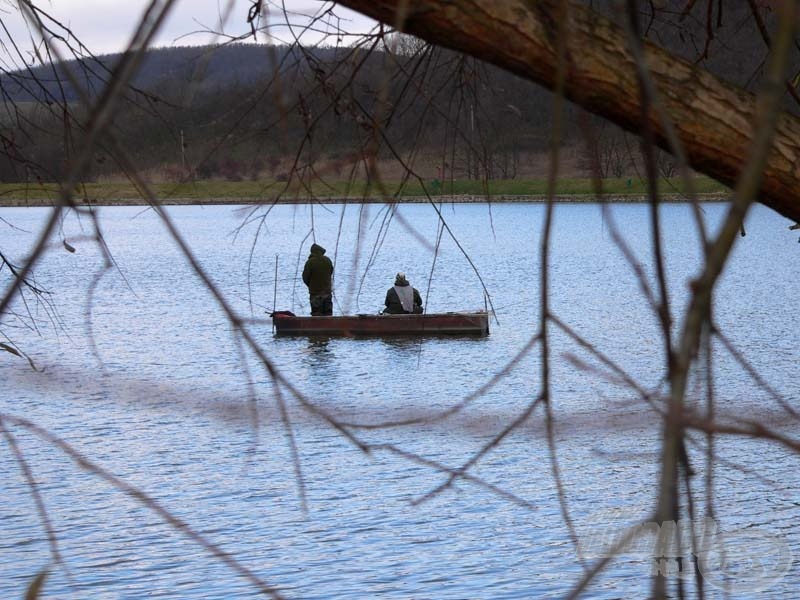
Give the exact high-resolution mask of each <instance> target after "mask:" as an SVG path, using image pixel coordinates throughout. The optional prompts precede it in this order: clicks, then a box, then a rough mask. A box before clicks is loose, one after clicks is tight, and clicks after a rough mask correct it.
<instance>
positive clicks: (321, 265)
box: [303, 244, 333, 317]
mask: <svg viewBox="0 0 800 600" xmlns="http://www.w3.org/2000/svg"><path fill="white" fill-rule="evenodd" d="M332 277H333V263H332V262H331V259H330V258H328V257H327V256H325V248H323V247H322V246H320V245H318V244H311V253H310V254H309V256H308V260H307V261H306V265H305V267H303V283H305V284H306V285H307V286H308V297H309V301H310V302H311V316H312V317H318V316H323V315H332V314H333V300H332V298H331V295H332V293H333V286H332V285H331V278H332Z"/></svg>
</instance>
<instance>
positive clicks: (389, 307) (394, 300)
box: [383, 280, 422, 315]
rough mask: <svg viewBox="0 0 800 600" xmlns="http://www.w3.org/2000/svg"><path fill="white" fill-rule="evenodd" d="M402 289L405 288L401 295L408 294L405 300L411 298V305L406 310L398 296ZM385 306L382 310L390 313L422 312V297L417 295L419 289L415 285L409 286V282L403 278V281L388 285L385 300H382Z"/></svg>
mask: <svg viewBox="0 0 800 600" xmlns="http://www.w3.org/2000/svg"><path fill="white" fill-rule="evenodd" d="M403 289H407V290H408V291H409V292H411V293H410V294H409V293H408V292H406V293H405V294H403V295H406V296H408V298H407V300H411V301H412V302H413V306H412V307H410V308H411V310H406V308H405V307H404V306H403V300H402V299H401V298H400V295H401V294H402V293H403ZM384 304H385V305H386V308H385V309H384V311H383V312H385V313H387V314H390V315H401V314H404V313H412V312H413V313H421V312H422V297H421V296H420V295H419V290H417V288H415V287H411V285H409V283H408V282H407V281H405V280H403V281H396V282H395V285H394V287H390V288H389V289H388V290H387V291H386V301H385V302H384Z"/></svg>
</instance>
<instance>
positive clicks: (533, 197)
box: [0, 192, 730, 208]
mask: <svg viewBox="0 0 800 600" xmlns="http://www.w3.org/2000/svg"><path fill="white" fill-rule="evenodd" d="M695 198H696V199H697V200H698V201H699V202H725V201H727V200H729V199H730V194H729V193H720V192H713V193H702V194H695ZM158 200H159V203H160V204H161V205H164V206H206V205H257V204H263V205H265V206H270V205H273V204H280V205H292V204H387V203H389V202H395V203H397V204H424V203H429V202H434V203H437V204H438V203H440V202H441V203H445V204H477V203H497V204H512V203H520V204H524V203H538V204H541V203H545V202H547V196H546V195H541V194H530V195H505V194H504V195H497V196H494V195H488V196H486V195H466V194H465V195H438V196H430V197H428V196H403V197H399V198H395V199H384V198H375V197H368V198H361V197H358V198H355V197H349V198H348V197H342V196H331V197H321V196H317V197H314V198H311V197H297V196H293V197H283V198H279V199H275V198H256V197H249V198H248V197H241V196H238V197H219V198H211V197H209V198H175V197H161V198H159V199H158ZM659 200H660V201H661V202H671V203H676V202H678V203H685V202H689V198H688V197H686V196H685V195H683V194H662V195H660V197H659ZM648 201H649V198H648V196H646V195H644V194H607V195H605V196H603V197H602V198H599V197H598V196H596V195H594V194H557V195H556V196H554V202H557V203H596V202H609V203H637V202H639V203H641V202H648ZM56 202H57V200H56V199H55V198H19V197H2V196H0V207H31V208H34V207H49V206H54V205H55V204H56ZM74 203H75V204H76V205H77V206H148V205H149V203H148V202H147V201H146V200H144V199H143V198H96V199H88V200H87V199H84V198H77V197H76V198H74Z"/></svg>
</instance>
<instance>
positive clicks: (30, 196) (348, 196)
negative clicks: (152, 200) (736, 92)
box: [0, 177, 730, 207]
mask: <svg viewBox="0 0 800 600" xmlns="http://www.w3.org/2000/svg"><path fill="white" fill-rule="evenodd" d="M693 183H694V187H695V192H696V194H697V197H698V199H700V200H702V201H720V200H726V199H728V198H729V197H730V190H729V189H728V188H726V187H724V186H723V185H721V184H719V183H718V182H716V181H714V180H711V179H708V178H705V177H697V178H695V179H694V181H693ZM152 187H153V190H154V192H155V193H156V194H157V195H158V198H159V199H160V201H161V203H162V204H165V205H184V204H185V205H191V204H272V203H279V204H305V203H309V202H318V203H322V204H345V203H347V204H351V203H352V204H357V203H359V204H360V203H384V202H386V201H387V200H386V196H384V195H382V194H381V193H380V192H379V191H378V190H376V189H375V188H374V186H372V187H370V186H368V185H367V184H366V183H365V182H355V183H348V182H330V183H322V182H315V183H314V184H313V185H310V186H305V187H302V188H300V187H298V186H291V187H287V184H286V183H281V182H274V181H197V182H191V183H179V184H176V183H157V184H153V186H152ZM603 188H604V192H605V199H606V200H609V201H613V202H643V201H646V200H647V191H646V188H645V182H643V181H640V180H638V179H637V180H633V179H608V180H604V181H603ZM659 188H660V189H659V192H660V194H661V195H662V199H663V200H665V201H670V202H683V201H687V200H688V197H687V196H686V194H684V193H683V189H682V188H683V185H682V182H681V181H680V180H677V179H670V180H667V179H662V180H660V181H659ZM384 189H385V194H386V195H388V196H389V197H393V198H394V199H395V200H396V201H398V202H408V203H414V202H428V201H429V197H428V195H427V194H429V195H430V198H431V199H433V200H435V201H441V202H448V203H449V202H487V201H490V202H544V201H546V200H547V196H546V193H547V187H546V181H545V180H543V179H528V180H518V179H514V180H499V181H490V182H488V185H486V184H484V182H481V181H471V180H459V181H448V182H445V183H444V184H441V183H439V182H437V181H435V180H434V181H430V182H424V187H423V185H422V184H420V183H419V182H416V183H414V184H411V183H407V184H405V185H402V186H401V185H400V184H399V183H398V182H387V183H386V184H385V187H384ZM426 193H427V194H426ZM57 198H58V187H57V186H56V185H55V184H38V185H28V186H26V185H25V184H10V183H0V206H5V207H9V206H31V207H33V206H51V205H52V204H53V203H55V202H56V200H57ZM556 200H557V201H558V202H596V201H597V196H596V195H595V194H594V191H593V186H592V181H591V180H590V179H583V178H563V179H561V180H559V182H558V184H557V187H556ZM75 201H76V203H78V204H81V205H92V206H140V205H145V204H147V202H146V201H145V200H144V198H143V195H142V194H141V193H140V192H139V191H138V190H137V189H136V188H135V187H134V186H133V185H132V184H130V183H88V184H85V185H84V186H82V187H81V189H80V190H79V191H78V192H77V193H76V194H75Z"/></svg>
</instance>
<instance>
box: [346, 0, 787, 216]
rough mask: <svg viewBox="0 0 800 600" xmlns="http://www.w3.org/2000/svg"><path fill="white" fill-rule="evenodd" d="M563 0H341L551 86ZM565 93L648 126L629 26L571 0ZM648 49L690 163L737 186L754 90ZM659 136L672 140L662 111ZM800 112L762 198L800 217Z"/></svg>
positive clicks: (775, 154)
mask: <svg viewBox="0 0 800 600" xmlns="http://www.w3.org/2000/svg"><path fill="white" fill-rule="evenodd" d="M557 2H558V0H413V1H412V0H339V3H340V4H342V5H344V6H347V7H349V8H352V9H353V10H356V11H358V12H360V13H362V14H364V15H367V16H369V17H372V18H373V19H376V20H378V21H382V22H384V23H386V24H388V25H391V26H394V27H397V26H398V25H401V27H400V28H401V29H402V30H403V31H404V32H407V33H411V34H413V35H415V36H417V37H420V38H422V39H425V40H427V41H429V42H431V43H434V44H436V45H439V46H444V47H448V48H451V49H453V50H458V51H460V52H464V53H466V54H470V55H472V56H475V57H477V58H479V59H482V60H485V61H487V62H490V63H493V64H495V65H497V66H499V67H501V68H503V69H506V70H508V71H511V72H513V73H516V74H517V75H520V76H521V77H524V78H526V79H529V80H531V81H535V82H537V83H539V84H541V85H544V86H545V87H548V88H550V89H552V88H553V87H554V85H555V80H556V68H557V54H556V49H555V37H554V36H555V35H556V31H557V26H556V23H555V22H554V21H553V15H555V14H556V12H555V11H554V6H555V5H556V3H557ZM569 4H570V7H569V14H570V23H569V27H568V30H569V39H568V42H567V45H568V56H569V59H568V61H569V64H568V74H567V84H566V92H565V93H566V95H567V97H568V98H569V99H570V100H572V101H573V102H575V103H576V104H578V105H580V106H582V107H583V108H585V109H586V110H588V111H591V112H593V113H596V114H597V115H600V116H601V117H604V118H606V119H608V120H610V121H613V122H614V123H616V124H617V125H619V126H621V127H622V128H624V129H626V130H628V131H631V132H633V133H635V134H639V132H640V131H642V130H643V127H642V123H641V117H640V106H639V98H640V95H639V93H638V89H637V80H636V67H635V62H634V58H633V55H632V54H631V52H630V50H629V48H628V43H627V37H626V33H625V31H623V30H622V29H621V28H620V27H619V26H618V25H616V24H614V23H612V22H611V21H610V20H609V19H607V18H605V17H603V16H601V15H599V14H598V13H596V12H594V11H592V10H590V9H588V8H587V7H585V6H582V5H580V4H577V3H575V2H571V1H570V2H569ZM645 57H646V62H647V66H648V68H649V70H650V72H651V74H652V78H653V82H654V83H655V86H656V88H657V90H658V94H659V97H660V101H661V103H662V106H663V107H664V110H665V112H666V114H667V116H668V118H669V119H671V121H672V122H673V124H674V127H675V129H676V131H677V133H678V136H679V138H680V140H681V142H682V144H683V146H684V151H685V153H686V156H687V160H688V162H689V165H690V166H691V167H692V168H693V169H695V170H697V171H699V172H701V173H705V174H706V175H709V176H710V177H713V178H714V179H716V180H718V181H720V182H721V183H723V184H725V185H728V186H730V187H734V186H735V183H736V178H737V176H738V174H739V172H740V169H741V167H742V165H743V164H744V162H745V160H746V157H747V152H748V148H749V143H750V140H751V138H752V137H753V123H754V119H755V107H756V97H755V95H754V94H751V93H749V92H747V91H745V90H742V89H741V88H738V87H736V86H733V85H731V84H729V83H726V82H724V81H722V80H720V79H717V78H716V77H714V76H713V75H711V74H709V73H707V72H705V71H703V70H701V69H698V68H696V67H694V66H693V65H691V64H690V63H689V62H687V61H685V60H683V59H681V58H678V57H676V56H674V55H672V54H670V53H669V52H667V51H665V50H664V49H662V48H660V47H658V46H656V45H655V44H652V43H649V42H645ZM648 118H649V119H650V121H651V127H652V128H653V131H655V132H656V138H657V143H658V145H659V146H661V147H662V148H664V149H666V150H669V148H668V145H667V143H666V139H665V135H664V131H665V129H664V127H663V124H662V123H661V121H660V119H659V117H658V116H657V115H655V114H650V115H649V117H648ZM799 160H800V120H798V119H797V118H795V117H793V116H791V115H789V114H787V113H782V114H781V115H780V116H779V119H778V126H777V130H776V135H775V138H774V142H773V145H772V150H771V152H770V154H769V158H768V161H767V164H766V166H765V169H764V173H763V180H762V183H761V188H760V192H759V194H758V200H759V201H760V202H761V203H763V204H765V205H766V206H769V207H770V208H772V209H774V210H775V211H777V212H778V213H780V214H782V215H784V216H785V217H787V218H789V219H792V220H794V221H800V164H799Z"/></svg>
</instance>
